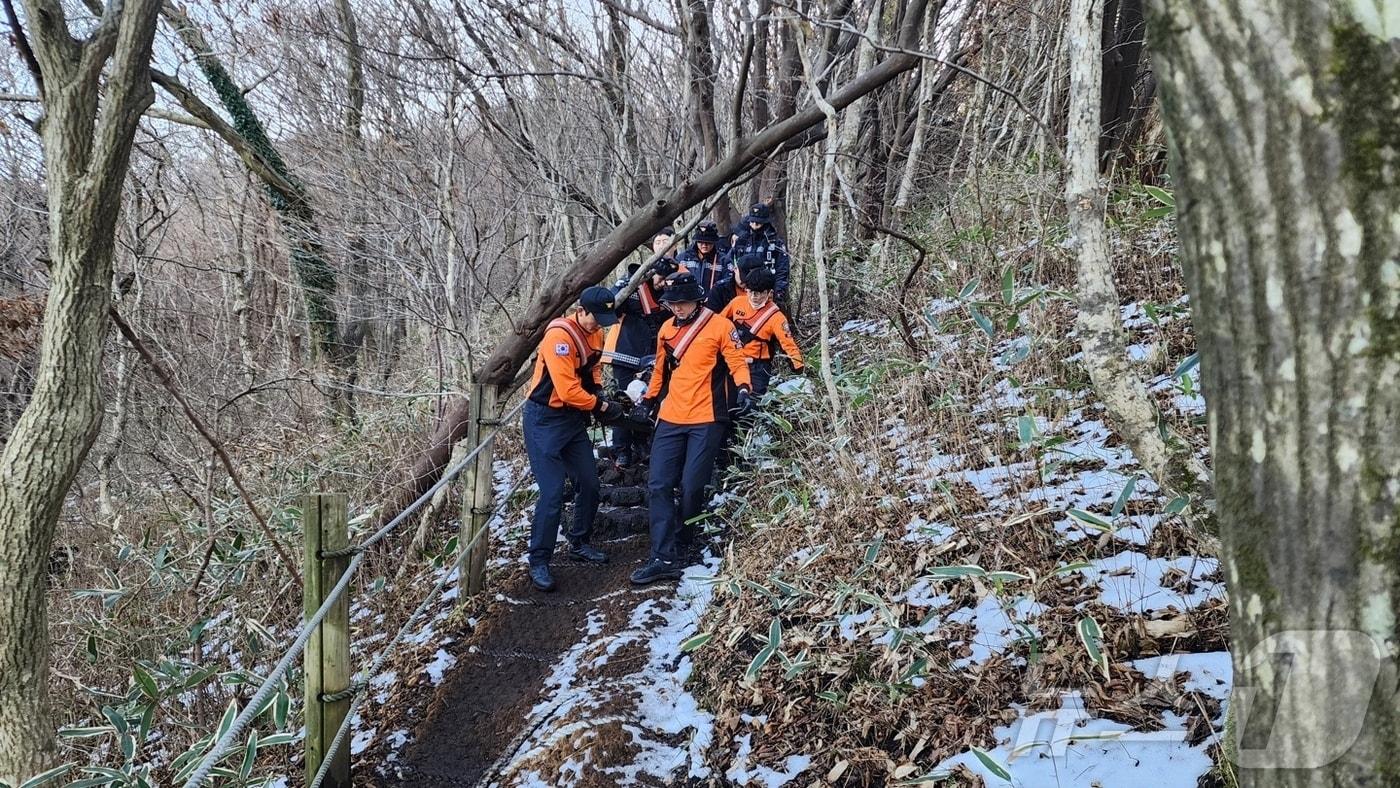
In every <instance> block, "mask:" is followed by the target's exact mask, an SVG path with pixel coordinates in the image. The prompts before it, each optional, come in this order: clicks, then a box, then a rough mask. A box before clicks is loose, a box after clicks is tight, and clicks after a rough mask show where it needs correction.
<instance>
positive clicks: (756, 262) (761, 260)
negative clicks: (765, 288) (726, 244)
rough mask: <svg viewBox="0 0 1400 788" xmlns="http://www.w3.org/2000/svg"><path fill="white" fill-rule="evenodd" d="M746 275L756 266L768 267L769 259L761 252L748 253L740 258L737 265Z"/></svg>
mask: <svg viewBox="0 0 1400 788" xmlns="http://www.w3.org/2000/svg"><path fill="white" fill-rule="evenodd" d="M735 267H736V268H738V269H739V272H740V273H742V274H743V275H744V276H748V275H749V272H750V271H752V270H754V269H756V268H767V267H768V260H767V258H765V257H764V256H763V255H761V254H746V255H744V256H743V257H740V258H739V264H738V265H737V266H735Z"/></svg>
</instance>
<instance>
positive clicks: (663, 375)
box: [647, 307, 750, 424]
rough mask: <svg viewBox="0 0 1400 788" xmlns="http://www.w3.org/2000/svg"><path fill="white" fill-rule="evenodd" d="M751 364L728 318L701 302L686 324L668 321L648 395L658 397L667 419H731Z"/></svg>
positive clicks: (685, 421) (692, 421)
mask: <svg viewBox="0 0 1400 788" xmlns="http://www.w3.org/2000/svg"><path fill="white" fill-rule="evenodd" d="M749 383H750V381H749V367H748V362H747V361H745V359H744V354H743V352H742V350H741V348H740V345H739V337H738V332H737V330H736V329H735V328H734V324H733V323H732V322H730V320H729V318H727V317H724V316H723V315H719V314H716V313H714V312H713V311H711V310H709V309H706V308H703V307H702V308H701V309H700V314H698V315H696V316H695V317H694V319H692V320H691V321H688V322H687V323H686V324H685V325H682V326H677V325H676V320H675V318H672V319H670V320H668V321H666V324H665V325H663V326H662V327H661V331H660V333H659V334H658V336H657V339H656V367H655V368H654V369H653V370H652V373H651V386H650V387H649V388H648V389H647V396H648V397H660V396H662V391H663V389H664V391H665V396H664V397H663V398H662V400H661V411H660V413H659V414H658V415H659V416H660V418H661V419H662V420H663V421H668V422H670V423H672V424H708V423H710V422H716V421H728V420H729V402H730V400H731V396H730V395H731V394H732V389H733V387H734V386H736V385H740V386H748V385H749Z"/></svg>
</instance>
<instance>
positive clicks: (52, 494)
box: [0, 0, 159, 785]
mask: <svg viewBox="0 0 1400 788" xmlns="http://www.w3.org/2000/svg"><path fill="white" fill-rule="evenodd" d="M158 6H159V2H158V0H126V2H125V3H124V4H122V3H116V4H113V5H111V6H108V8H107V9H106V12H105V13H104V14H103V15H102V17H101V18H100V20H99V21H98V23H97V25H96V27H95V28H93V29H91V30H90V31H89V32H87V34H86V37H85V38H82V39H78V38H74V37H73V34H72V33H70V32H69V29H68V20H67V18H66V16H65V13H64V9H63V7H62V6H61V5H60V4H59V3H58V2H57V1H56V0H27V2H25V4H24V8H25V16H26V18H27V24H26V25H25V28H26V30H25V32H24V33H17V37H19V38H24V37H25V33H27V37H28V38H29V39H30V40H32V42H33V60H31V61H29V66H30V68H31V71H33V72H34V76H35V80H36V82H39V84H40V85H41V86H42V87H41V95H42V100H43V105H44V117H43V120H42V121H41V122H40V124H39V133H40V138H41V142H42V144H43V149H44V177H45V188H46V191H47V205H48V212H49V216H48V221H49V243H48V252H49V259H50V262H49V292H48V303H47V306H46V308H45V310H44V325H43V331H42V339H41V344H40V350H39V370H38V376H37V377H36V379H35V382H34V393H33V395H32V397H31V398H30V400H29V404H28V406H26V407H25V409H24V413H23V414H22V415H21V416H20V418H19V421H18V422H17V423H16V424H15V428H14V430H13V431H12V432H11V433H10V435H9V438H8V440H7V442H6V443H5V449H4V452H3V454H0V479H3V480H4V481H3V483H0V782H5V783H9V784H11V785H19V784H21V783H23V782H24V780H25V779H26V778H28V777H30V776H32V775H34V774H36V773H38V772H40V771H42V770H43V769H45V768H46V767H48V766H51V765H52V764H51V763H50V761H51V759H52V758H53V752H54V750H53V741H54V720H53V715H52V713H51V711H50V709H49V704H48V683H49V664H48V663H49V635H48V620H47V618H48V617H47V611H46V609H45V608H46V604H47V601H48V567H49V553H50V550H51V549H52V546H53V538H54V531H55V527H56V524H57V522H58V516H59V512H60V511H61V510H62V508H63V500H64V498H65V497H66V496H67V494H68V488H69V486H70V485H72V483H73V479H74V478H75V477H76V476H77V474H78V469H79V467H80V466H81V465H82V462H83V459H84V458H85V457H86V456H87V453H88V450H89V449H90V448H91V447H92V443H93V441H94V440H95V439H96V437H97V431H98V427H99V425H100V424H101V421H102V403H101V386H100V383H99V379H98V374H99V372H100V371H101V362H102V339H103V336H104V335H105V334H106V331H107V309H108V307H109V306H110V304H111V299H112V249H113V245H114V239H115V235H116V224H117V216H118V213H119V212H120V210H121V197H122V184H123V182H124V181H125V180H126V173H127V168H128V164H129V162H130V156H131V145H132V139H133V138H134V136H135V134H136V126H137V122H138V121H139V120H140V117H141V113H142V112H144V111H145V109H146V108H147V107H149V106H150V105H151V101H152V100H153V98H154V96H153V94H152V90H151V77H150V73H149V69H150V60H151V41H152V39H153V38H154V36H155V26H156V13H157V9H158ZM104 72H105V74H106V78H105V79H103V74H104ZM41 74H42V78H41V77H40V75H41ZM99 97H100V99H101V102H100V104H101V109H100V110H99Z"/></svg>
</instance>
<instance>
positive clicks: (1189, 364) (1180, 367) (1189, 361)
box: [1172, 353, 1201, 378]
mask: <svg viewBox="0 0 1400 788" xmlns="http://www.w3.org/2000/svg"><path fill="white" fill-rule="evenodd" d="M1200 363H1201V354H1200V353H1192V354H1191V355H1189V356H1187V357H1186V358H1184V359H1182V360H1181V363H1180V364H1177V365H1176V371H1175V372H1172V377H1174V378H1179V377H1181V376H1183V375H1185V374H1186V373H1188V372H1190V371H1191V370H1193V369H1195V368H1196V366H1197V365H1198V364H1200Z"/></svg>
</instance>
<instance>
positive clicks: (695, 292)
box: [661, 271, 705, 304]
mask: <svg viewBox="0 0 1400 788" xmlns="http://www.w3.org/2000/svg"><path fill="white" fill-rule="evenodd" d="M704 300H705V288H703V287H701V286H700V281H699V280H698V279H696V278H695V274H692V273H691V272H689V271H681V272H680V273H676V274H671V275H670V276H669V277H667V279H666V288H665V289H664V290H662V291H661V301H662V303H666V304H674V303H676V302H678V301H704Z"/></svg>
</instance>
